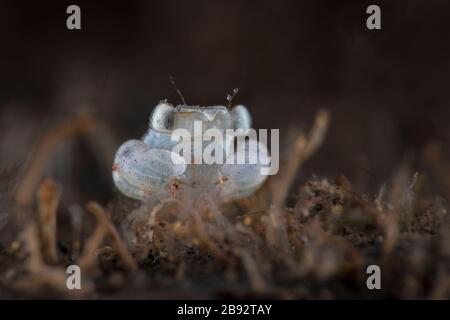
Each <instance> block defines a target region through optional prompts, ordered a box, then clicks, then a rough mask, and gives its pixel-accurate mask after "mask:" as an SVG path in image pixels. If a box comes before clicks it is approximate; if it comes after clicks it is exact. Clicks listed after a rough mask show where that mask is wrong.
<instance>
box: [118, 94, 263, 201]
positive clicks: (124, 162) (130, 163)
mask: <svg viewBox="0 0 450 320" xmlns="http://www.w3.org/2000/svg"><path fill="white" fill-rule="evenodd" d="M200 124H201V125H200ZM199 128H200V129H199ZM177 129H183V132H184V133H187V134H188V135H187V138H186V137H185V136H183V137H179V136H178V138H177V136H176V133H178V132H179V131H180V130H177ZM208 129H214V130H216V131H215V132H219V133H220V134H221V135H222V137H223V139H222V140H220V139H217V137H216V138H214V143H215V147H216V150H215V151H214V155H215V156H216V158H215V159H216V160H217V158H219V160H220V159H222V160H223V161H216V162H213V163H210V162H208V161H202V160H203V158H202V159H200V161H196V160H195V154H196V152H198V150H195V148H197V149H198V146H199V145H200V148H201V150H200V153H201V155H202V152H206V151H207V150H208V144H209V143H211V141H212V140H211V141H204V140H205V137H206V136H207V135H208V132H211V130H209V131H208ZM227 129H228V130H227ZM199 130H200V131H199ZM250 130H252V129H251V116H250V113H249V111H248V110H247V108H246V107H244V106H242V105H238V106H236V107H234V108H232V109H231V110H230V109H228V108H226V107H224V106H210V107H198V106H186V105H180V106H176V107H174V106H172V105H171V104H169V103H167V102H160V103H159V104H158V105H157V106H156V107H155V108H154V110H153V112H152V113H151V115H150V122H149V128H148V131H147V132H146V133H145V135H144V136H143V137H142V139H141V140H129V141H126V142H125V143H123V144H122V145H121V146H120V147H119V149H118V150H117V152H116V155H115V159H114V165H113V173H112V175H113V180H114V183H115V185H116V187H117V188H118V189H119V191H120V192H121V193H123V194H124V195H126V196H128V197H130V198H133V199H138V200H147V199H151V198H164V197H170V196H176V195H174V194H173V192H171V190H173V188H172V186H173V185H174V184H176V186H177V188H182V189H184V190H186V191H187V192H192V194H200V193H201V192H212V191H217V194H219V195H220V196H221V199H223V200H224V201H227V200H232V199H237V198H240V197H244V196H248V195H250V194H252V193H253V192H254V191H256V190H257V189H258V188H259V187H260V186H261V185H262V184H263V182H264V181H265V179H266V177H267V176H266V175H262V174H261V170H260V169H261V166H262V165H263V163H264V164H265V165H267V161H269V156H268V154H267V153H268V152H267V148H266V146H265V144H264V143H262V142H260V141H258V140H257V138H256V137H255V136H251V135H248V133H249V131H250ZM230 136H231V137H230ZM239 137H241V138H244V139H241V140H240V141H244V143H240V144H239V143H236V141H237V140H238V141H239ZM183 139H190V140H191V141H188V142H191V144H190V145H191V147H190V148H191V155H192V158H194V159H193V160H191V158H188V157H186V155H187V154H186V155H185V154H184V152H183V154H180V153H178V152H176V151H175V150H176V149H177V146H178V147H179V145H180V142H181V140H183ZM184 142H186V141H184ZM185 151H186V150H185ZM187 151H189V150H187ZM216 153H218V154H220V155H219V156H218V157H217V154H216ZM255 157H256V159H257V161H256V162H255V161H253V162H252V160H251V159H252V158H253V159H255ZM238 158H240V159H241V160H242V159H244V162H242V161H241V162H240V163H236V162H237V161H236V160H237V159H238ZM197 160H199V159H197Z"/></svg>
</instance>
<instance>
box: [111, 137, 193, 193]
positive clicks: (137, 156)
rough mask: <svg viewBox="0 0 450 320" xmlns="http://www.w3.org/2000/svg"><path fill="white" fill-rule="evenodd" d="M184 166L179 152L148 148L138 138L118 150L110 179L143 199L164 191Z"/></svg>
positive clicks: (182, 170)
mask: <svg viewBox="0 0 450 320" xmlns="http://www.w3.org/2000/svg"><path fill="white" fill-rule="evenodd" d="M174 160H175V161H174ZM185 170H186V165H185V163H184V160H183V158H181V157H180V156H179V155H177V154H174V153H172V152H171V151H169V150H162V149H151V148H150V147H149V146H148V145H146V144H145V143H143V142H142V141H140V140H129V141H127V142H125V143H124V144H122V146H121V147H120V148H119V150H117V153H116V157H115V159H114V165H113V179H114V183H115V185H116V187H117V188H118V189H119V190H120V191H121V192H122V193H123V194H125V195H127V196H129V197H131V198H134V199H138V200H143V199H148V198H150V197H154V196H160V195H162V194H164V193H166V192H167V189H168V185H169V182H170V181H171V180H172V179H174V178H175V177H177V176H180V175H182V174H183V173H184V171H185Z"/></svg>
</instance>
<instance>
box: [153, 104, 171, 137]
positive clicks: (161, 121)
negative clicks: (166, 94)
mask: <svg viewBox="0 0 450 320" xmlns="http://www.w3.org/2000/svg"><path fill="white" fill-rule="evenodd" d="M173 116H174V108H173V106H172V105H171V104H168V103H167V102H160V103H159V104H158V105H157V106H156V107H155V109H153V112H152V114H151V115H150V128H152V129H154V130H156V131H160V132H168V131H171V130H172V129H173Z"/></svg>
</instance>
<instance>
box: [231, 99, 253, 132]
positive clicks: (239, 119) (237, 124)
mask: <svg viewBox="0 0 450 320" xmlns="http://www.w3.org/2000/svg"><path fill="white" fill-rule="evenodd" d="M231 115H232V118H233V127H234V129H243V130H244V131H245V130H248V129H250V128H251V127H252V116H251V115H250V112H249V111H248V109H247V108H246V107H244V106H243V105H237V106H236V107H234V108H233V109H232V110H231Z"/></svg>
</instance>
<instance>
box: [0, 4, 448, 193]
mask: <svg viewBox="0 0 450 320" xmlns="http://www.w3.org/2000/svg"><path fill="white" fill-rule="evenodd" d="M70 4H77V5H79V6H80V7H81V26H82V29H81V30H79V31H69V30H67V29H66V19H67V17H68V15H67V14H66V8H67V6H68V5H70ZM370 4H377V5H379V6H380V7H381V12H382V14H381V16H382V29H381V30H376V31H371V30H368V29H367V28H366V19H367V17H368V15H367V14H366V8H367V6H368V5H370ZM449 18H450V3H449V2H448V1H444V0H442V1H439V0H436V1H425V0H409V1H370V2H369V1H323V0H315V1H312V0H311V1H224V0H220V1H219V0H215V1H198V0H190V1H172V0H170V1H167V0H164V1H162V0H161V1H115V2H111V1H75V2H72V1H71V2H68V1H58V2H56V1H55V2H53V3H52V2H48V1H47V2H46V1H35V2H30V1H23V0H20V1H5V0H3V1H2V2H1V4H0V41H1V42H0V43H1V46H0V48H1V50H0V137H1V138H0V169H1V168H2V167H3V168H8V167H10V166H12V165H14V164H19V165H20V164H22V163H23V161H24V159H25V157H26V155H27V154H28V153H29V151H30V146H31V144H32V143H33V142H34V138H35V137H36V136H38V135H39V132H40V131H41V130H43V129H45V128H47V127H49V126H51V125H52V123H53V122H54V121H56V120H58V119H60V118H64V117H66V116H69V115H71V114H73V113H74V112H75V111H76V110H77V109H79V108H80V107H82V106H85V105H89V106H90V108H91V109H92V110H93V112H94V114H95V116H96V117H98V118H99V119H101V121H102V122H104V123H105V124H107V126H109V128H110V129H111V131H112V132H113V133H114V135H115V137H116V139H117V140H115V141H117V143H120V142H122V141H124V140H126V139H128V138H132V137H139V136H140V135H142V134H143V133H144V131H145V130H146V127H147V119H148V115H149V113H150V112H151V110H152V107H153V106H154V105H155V104H156V103H157V102H158V101H159V100H161V99H164V98H167V99H168V100H169V101H170V102H172V103H180V99H179V97H178V96H177V94H176V92H175V90H174V89H173V87H172V86H171V84H170V82H169V80H168V77H169V75H172V76H173V77H174V78H175V81H176V82H177V85H178V87H179V88H180V89H181V91H182V92H183V94H184V96H185V98H186V100H187V102H188V103H189V104H193V105H196V104H199V105H213V104H225V103H226V99H225V98H226V95H227V93H229V92H231V91H232V89H233V88H236V87H238V88H239V89H240V91H239V94H238V96H237V97H236V98H235V102H236V103H242V104H245V105H246V106H248V107H249V109H250V110H251V111H252V114H253V117H254V126H255V127H256V128H280V131H281V134H282V138H285V137H287V136H288V132H289V131H290V130H291V128H302V129H305V130H306V129H307V128H308V127H309V126H310V125H311V123H312V119H313V117H314V114H315V112H316V111H317V110H319V109H321V108H325V109H328V110H329V111H330V112H331V116H332V125H331V128H330V132H329V135H328V139H327V141H326V143H325V145H324V146H323V147H322V148H321V150H320V151H319V153H318V154H317V155H315V157H314V160H313V161H310V162H308V163H307V165H306V167H305V168H303V169H302V171H301V174H300V178H302V179H306V178H308V177H310V176H311V174H313V173H314V174H317V175H319V176H328V175H336V174H345V175H347V176H349V177H350V178H351V179H352V180H353V181H355V183H356V184H359V185H360V188H361V189H362V190H361V191H370V192H372V191H373V190H376V188H378V187H379V186H380V185H381V184H382V183H384V182H388V180H389V179H390V177H391V175H392V174H393V172H395V170H397V169H398V167H399V166H400V165H401V164H403V163H405V162H407V163H409V164H410V165H411V166H412V168H413V170H427V168H426V167H425V165H424V163H423V161H421V159H422V158H421V154H422V152H423V150H424V147H425V146H426V145H427V144H428V143H429V142H430V141H434V142H437V143H439V144H440V145H441V146H443V149H444V151H445V152H446V148H447V146H448V145H449V140H450V129H449V126H448V121H449V120H450V109H449V94H448V91H449V83H450V82H449V80H450V79H449V78H450V62H449V55H450V41H449V40H450V37H449V35H450V26H449V23H450V19H449ZM77 143H79V144H80V143H81V144H82V142H77ZM76 150H85V149H83V148H81V147H79V148H78V149H76ZM284 150H285V153H286V152H287V153H288V151H289V150H288V149H284ZM94 153H95V150H92V149H91V150H90V151H89V152H87V151H86V153H83V151H79V152H75V153H71V156H70V157H71V161H72V162H75V165H76V166H78V171H76V175H77V176H79V177H78V178H77V180H76V181H77V185H76V187H74V188H75V189H78V190H79V192H80V193H82V194H83V193H84V194H85V195H84V196H82V198H83V199H85V198H92V197H99V198H103V199H107V198H108V197H110V196H111V195H112V182H111V180H110V177H109V171H110V168H109V167H108V168H105V167H104V166H102V165H100V164H98V163H96V161H95V156H94V155H93V154H94ZM56 156H57V157H60V158H61V159H65V160H64V162H67V161H68V159H67V156H66V158H64V153H63V152H62V151H61V152H60V153H57V154H56ZM111 161H112V159H111ZM48 170H50V171H51V170H53V171H51V172H52V174H53V175H54V176H55V177H56V178H57V179H59V180H64V175H65V174H66V173H65V171H63V172H58V170H54V169H48ZM64 188H65V190H67V189H69V190H70V188H71V187H67V186H64ZM74 188H72V189H74ZM72 192H74V191H73V190H72Z"/></svg>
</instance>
